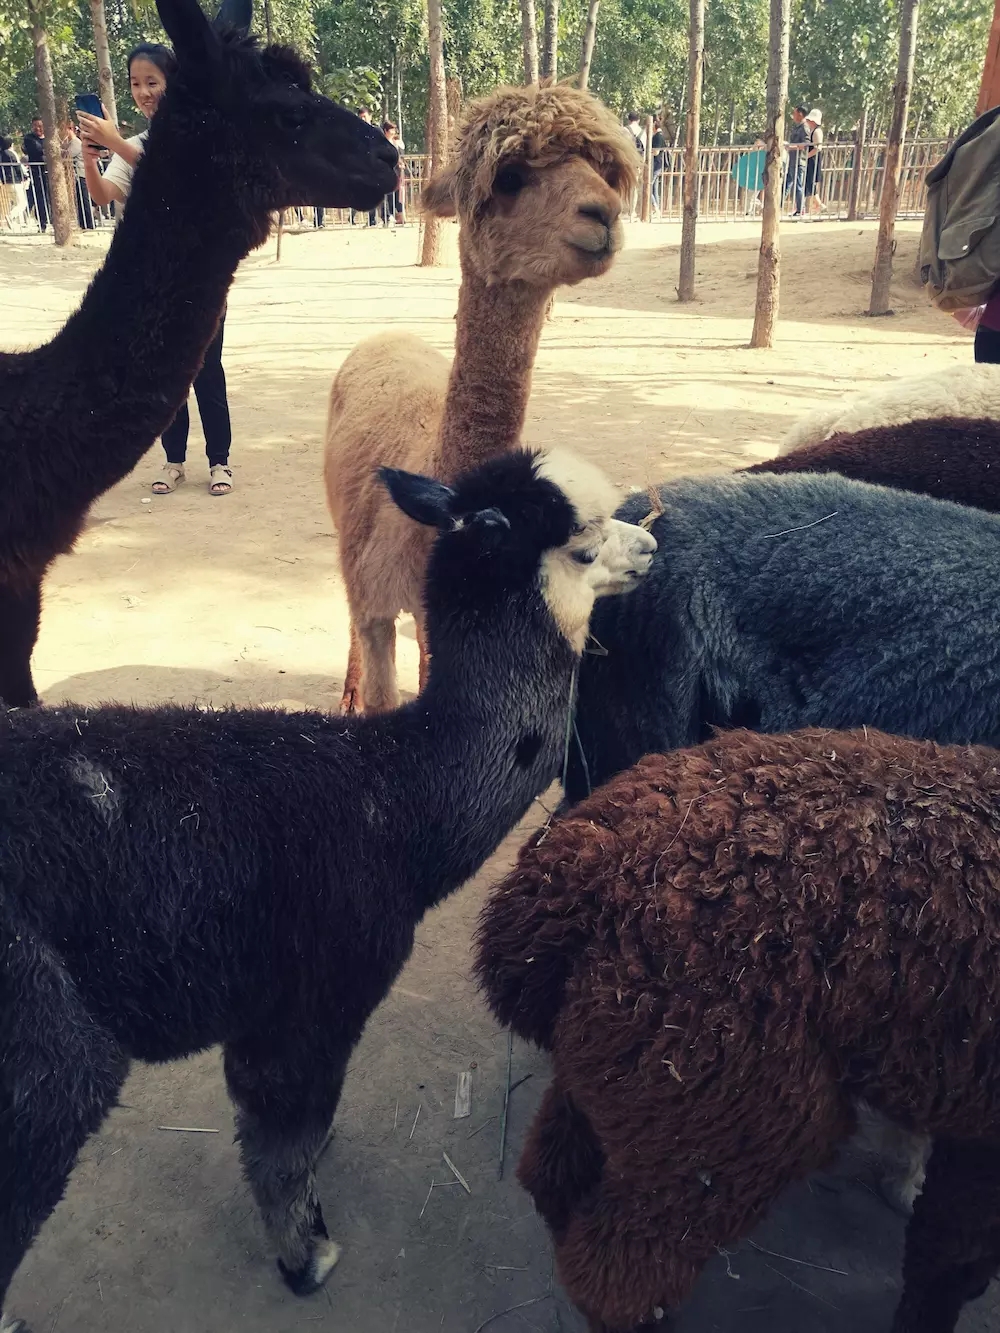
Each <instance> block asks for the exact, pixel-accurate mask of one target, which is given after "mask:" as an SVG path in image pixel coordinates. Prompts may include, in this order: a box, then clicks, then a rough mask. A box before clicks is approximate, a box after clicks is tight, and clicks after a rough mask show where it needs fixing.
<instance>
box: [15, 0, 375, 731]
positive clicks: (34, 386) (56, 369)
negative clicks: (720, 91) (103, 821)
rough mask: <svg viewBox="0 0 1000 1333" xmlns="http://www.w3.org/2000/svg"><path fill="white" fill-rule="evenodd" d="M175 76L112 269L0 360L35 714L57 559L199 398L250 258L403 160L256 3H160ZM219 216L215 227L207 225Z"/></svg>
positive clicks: (19, 646)
mask: <svg viewBox="0 0 1000 1333" xmlns="http://www.w3.org/2000/svg"><path fill="white" fill-rule="evenodd" d="M158 8H159V12H160V18H161V20H162V22H163V26H164V28H165V29H166V31H167V33H168V35H169V37H170V39H171V41H172V42H173V44H174V48H175V52H176V55H177V59H178V66H179V67H178V70H177V72H176V73H175V74H174V75H173V77H172V78H171V82H170V87H169V89H168V91H167V93H166V95H165V97H164V99H163V104H162V106H161V108H160V110H159V111H158V113H157V115H156V118H155V120H154V121H153V123H152V126H151V128H150V134H149V140H148V143H147V145H146V152H145V154H144V156H143V159H142V161H141V162H140V164H139V167H138V169H137V170H136V173H135V180H134V183H133V187H132V193H131V195H130V197H129V202H128V207H127V208H126V210H125V216H124V218H123V220H122V222H121V224H120V226H119V227H118V229H117V231H116V233H115V238H114V241H113V242H112V245H111V249H110V252H109V254H108V257H107V260H106V262H105V264H104V266H103V267H102V268H101V270H100V272H99V273H98V274H97V276H96V277H95V278H94V280H93V282H92V283H91V285H90V288H89V290H88V291H87V294H86V296H85V297H84V299H83V302H82V304H81V306H80V308H79V310H77V311H76V313H75V314H74V315H72V316H71V317H70V319H69V320H68V321H67V323H66V325H65V327H64V328H63V329H62V331H61V332H60V333H58V334H57V335H56V337H55V338H53V339H52V341H51V342H49V343H47V344H46V345H45V346H44V347H39V348H37V349H36V350H34V351H31V352H23V353H12V354H5V355H0V403H2V404H3V411H2V413H0V471H2V474H3V486H2V489H0V698H2V699H3V701H4V702H5V703H6V704H7V705H8V706H22V707H23V706H28V705H31V704H33V703H35V702H36V695H35V689H34V685H33V682H32V678H31V653H32V650H33V648H34V645H35V640H36V638H37V636H38V621H39V614H40V605H41V585H42V580H43V578H44V576H45V571H46V570H47V568H48V566H49V564H50V563H51V562H52V560H53V559H54V558H55V556H57V555H59V554H60V553H62V552H65V551H69V550H71V549H72V547H73V544H74V542H75V541H76V538H77V537H78V536H79V533H80V530H81V529H82V527H83V523H84V520H85V518H86V514H87V510H88V509H89V508H90V506H91V504H92V503H93V502H94V500H96V499H97V497H98V496H99V495H101V494H102V493H103V492H104V491H106V490H107V489H108V488H109V487H110V486H113V485H114V484H115V482H117V481H119V480H120V479H121V478H122V477H124V476H125V475H126V474H127V473H128V472H129V471H130V470H131V469H132V468H133V467H134V466H135V464H136V463H137V462H138V460H139V459H140V458H141V457H142V455H143V454H144V453H145V452H146V450H147V449H148V448H149V447H150V445H152V444H153V442H154V441H155V440H156V438H157V437H158V436H159V435H160V433H161V432H162V431H163V429H164V428H165V427H166V426H167V425H169V423H170V422H171V420H172V419H173V417H174V415H175V414H176V412H177V409H178V408H179V407H180V405H181V403H183V402H184V400H185V398H186V397H187V393H188V390H189V389H190V386H191V382H192V380H193V379H194V376H195V375H196V373H197V371H198V368H199V366H200V365H201V361H202V358H203V356H204V353H205V348H206V347H207V346H208V344H209V342H210V341H211V339H212V337H213V335H214V333H215V330H216V327H217V326H218V322H219V316H220V315H221V313H222V310H223V307H224V305H225V300H226V294H227V292H228V290H229V286H230V283H231V282H232V278H233V274H234V273H235V271H236V266H237V264H238V263H239V262H240V260H241V259H242V258H243V257H244V256H245V255H246V254H248V253H249V251H250V250H252V249H253V248H254V247H255V246H258V245H260V244H261V242H262V241H263V240H264V239H265V237H266V236H267V233H268V228H269V218H270V214H271V212H272V210H275V209H279V208H284V207H289V206H292V205H295V204H306V203H309V204H325V205H328V206H331V207H337V206H346V205H351V206H354V207H357V208H368V207H370V206H371V205H373V204H375V203H377V201H378V200H379V199H380V198H381V197H382V196H383V195H384V194H385V193H386V191H387V190H389V189H391V188H392V183H393V180H394V167H395V162H396V152H395V149H394V148H392V146H391V145H390V144H389V143H388V141H387V140H386V139H385V137H384V136H383V135H382V134H380V133H379V132H378V131H377V130H374V129H373V128H372V127H371V126H370V125H366V124H365V123H364V122H363V121H361V120H360V119H358V117H357V116H355V115H353V114H352V113H351V112H349V111H346V110H344V109H343V108H341V107H338V106H336V105H335V104H334V103H333V102H331V101H329V100H328V99H327V98H325V97H321V96H319V94H317V93H315V92H313V91H312V90H311V87H310V81H309V71H308V68H307V67H306V66H305V65H304V64H303V62H302V61H301V59H300V58H299V57H298V56H297V55H296V54H295V53H294V52H293V51H291V50H289V49H287V48H284V47H274V46H272V47H266V48H264V49H263V50H261V49H259V48H258V46H257V43H256V41H255V40H254V39H252V38H249V37H246V36H245V35H244V34H245V30H246V28H247V27H248V26H249V20H250V0H226V4H224V6H223V10H222V11H220V14H219V18H218V19H217V20H216V24H215V25H211V24H209V22H208V20H207V19H206V18H205V16H204V14H203V13H202V11H201V9H200V8H199V6H198V4H197V0H158ZM206 219H207V225H206Z"/></svg>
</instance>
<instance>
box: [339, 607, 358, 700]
mask: <svg viewBox="0 0 1000 1333" xmlns="http://www.w3.org/2000/svg"><path fill="white" fill-rule="evenodd" d="M363 707H364V705H363V702H362V698H361V644H360V643H359V642H358V631H357V630H356V629H355V628H354V619H353V617H352V619H351V644H350V647H349V648H348V650H347V675H346V676H345V677H344V693H343V695H342V696H341V699H340V711H341V712H342V713H360V712H361V710H362V708H363Z"/></svg>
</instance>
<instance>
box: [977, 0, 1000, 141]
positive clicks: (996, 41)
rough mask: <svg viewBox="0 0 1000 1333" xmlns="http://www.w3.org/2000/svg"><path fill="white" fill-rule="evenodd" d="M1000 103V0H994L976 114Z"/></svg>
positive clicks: (980, 113) (979, 114) (978, 114)
mask: <svg viewBox="0 0 1000 1333" xmlns="http://www.w3.org/2000/svg"><path fill="white" fill-rule="evenodd" d="M998 103H1000V0H994V3H993V25H992V27H991V28H990V37H989V41H988V42H987V44H986V63H985V64H984V65H983V78H982V82H981V83H980V85H979V100H978V101H977V102H976V115H977V116H981V115H982V114H983V112H984V111H988V110H989V109H990V107H991V106H996V105H997V104H998Z"/></svg>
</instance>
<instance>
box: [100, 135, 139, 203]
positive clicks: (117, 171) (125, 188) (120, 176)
mask: <svg viewBox="0 0 1000 1333" xmlns="http://www.w3.org/2000/svg"><path fill="white" fill-rule="evenodd" d="M148 134H149V131H148V130H143V132H142V133H141V134H134V135H133V136H132V138H131V139H126V140H125V142H126V143H127V144H129V145H130V147H132V148H138V150H139V152H140V153H141V152H142V150H143V147H144V145H145V143H146V136H147V135H148ZM134 171H135V167H133V166H130V165H129V163H128V162H126V161H125V159H124V158H123V157H119V156H118V154H117V153H114V154H113V155H112V158H111V161H110V162H109V163H108V165H107V167H106V168H105V170H104V179H105V180H106V181H110V182H111V184H112V185H117V186H118V188H119V190H121V192H122V194H123V195H124V196H125V198H126V199H127V198H128V194H129V190H131V188H132V175H133V173H134Z"/></svg>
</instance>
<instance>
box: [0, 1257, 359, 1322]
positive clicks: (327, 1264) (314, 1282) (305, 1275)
mask: <svg viewBox="0 0 1000 1333" xmlns="http://www.w3.org/2000/svg"><path fill="white" fill-rule="evenodd" d="M339 1258H340V1246H339V1245H338V1244H337V1243H336V1242H335V1241H332V1240H327V1239H325V1238H320V1239H317V1241H316V1245H315V1247H314V1248H313V1252H312V1254H311V1256H310V1258H309V1262H308V1263H306V1264H304V1265H303V1266H302V1268H297V1269H294V1270H293V1269H291V1268H289V1267H288V1265H287V1264H286V1263H285V1262H284V1261H283V1260H281V1259H279V1260H278V1271H279V1272H280V1273H281V1276H282V1277H283V1278H284V1279H285V1284H286V1286H287V1287H288V1288H289V1290H290V1291H293V1292H294V1293H295V1295H296V1296H311V1295H312V1294H313V1292H314V1291H319V1289H320V1287H321V1286H322V1285H323V1283H324V1282H325V1281H326V1279H327V1278H328V1277H329V1276H330V1274H331V1273H332V1272H333V1270H334V1268H335V1267H336V1266H337V1260H338V1259H339ZM0 1333H3V1331H2V1330H0Z"/></svg>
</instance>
